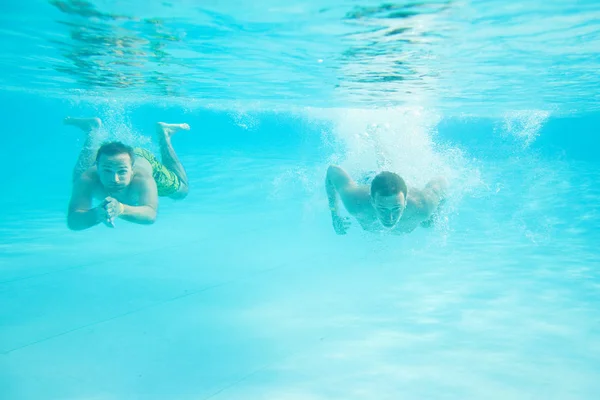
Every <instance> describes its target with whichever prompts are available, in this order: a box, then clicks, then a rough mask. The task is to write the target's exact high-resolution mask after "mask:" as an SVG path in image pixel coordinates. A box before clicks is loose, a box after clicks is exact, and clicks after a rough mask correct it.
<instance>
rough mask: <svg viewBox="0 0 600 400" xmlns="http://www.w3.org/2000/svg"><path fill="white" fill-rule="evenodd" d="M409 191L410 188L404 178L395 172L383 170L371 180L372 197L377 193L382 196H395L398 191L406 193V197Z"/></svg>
mask: <svg viewBox="0 0 600 400" xmlns="http://www.w3.org/2000/svg"><path fill="white" fill-rule="evenodd" d="M407 192H408V188H407V187H406V183H405V182H404V179H402V178H400V176H399V175H398V174H395V173H393V172H387V171H384V172H381V173H379V174H377V176H376V177H375V178H373V182H371V197H375V195H376V194H378V195H380V196H394V195H397V194H398V193H404V197H406V193H407Z"/></svg>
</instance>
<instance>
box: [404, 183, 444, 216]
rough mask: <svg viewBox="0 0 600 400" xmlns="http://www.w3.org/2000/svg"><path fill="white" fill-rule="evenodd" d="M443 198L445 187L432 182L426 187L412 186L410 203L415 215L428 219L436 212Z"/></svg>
mask: <svg viewBox="0 0 600 400" xmlns="http://www.w3.org/2000/svg"><path fill="white" fill-rule="evenodd" d="M442 198H443V188H439V187H438V186H437V185H432V184H431V183H430V184H428V185H427V186H425V188H424V189H415V188H410V189H409V194H408V203H409V204H410V205H411V208H413V210H412V211H413V213H414V214H415V215H419V216H420V217H422V218H424V219H427V218H429V217H430V216H431V214H433V213H434V212H435V210H436V209H437V207H438V205H439V203H440V201H441V200H442Z"/></svg>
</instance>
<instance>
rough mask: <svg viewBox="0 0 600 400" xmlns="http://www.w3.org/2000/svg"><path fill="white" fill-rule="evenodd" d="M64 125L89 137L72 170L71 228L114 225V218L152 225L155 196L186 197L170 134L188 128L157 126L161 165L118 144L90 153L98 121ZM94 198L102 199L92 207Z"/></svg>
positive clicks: (138, 150)
mask: <svg viewBox="0 0 600 400" xmlns="http://www.w3.org/2000/svg"><path fill="white" fill-rule="evenodd" d="M65 124H67V125H72V126H76V127H78V128H80V129H82V130H83V131H84V132H86V134H87V137H86V141H85V144H84V146H83V149H82V150H81V153H80V154H79V158H78V160H77V164H76V165H75V169H74V171H73V191H72V193H71V200H70V202H69V211H68V217H67V225H68V227H69V229H72V230H83V229H87V228H90V227H92V226H95V225H97V224H99V223H104V224H105V225H106V226H109V227H114V226H115V225H114V223H115V219H116V218H121V219H124V220H126V221H130V222H135V223H138V224H152V223H154V221H155V220H156V212H157V210H158V197H159V196H164V197H170V198H172V199H177V200H179V199H183V198H185V197H186V196H187V193H188V179H187V175H186V173H185V170H184V168H183V165H181V162H180V161H179V159H178V158H177V155H176V154H175V150H174V149H173V146H172V145H171V136H172V135H173V134H174V133H175V132H177V131H179V130H189V129H190V126H189V125H188V124H165V123H163V122H159V123H158V124H157V126H156V133H157V136H158V140H159V144H160V152H161V159H162V163H161V162H159V161H158V160H157V159H156V157H155V156H154V155H153V154H152V153H150V152H149V151H148V150H145V149H141V148H132V147H130V146H127V145H125V144H123V143H121V142H110V143H105V144H103V145H102V146H100V148H99V149H97V150H95V149H93V144H94V143H95V140H94V139H95V137H94V136H95V135H96V133H97V132H98V129H99V128H100V127H101V125H102V122H101V121H100V119H99V118H66V119H65ZM94 199H98V200H100V204H99V205H97V206H95V207H94V206H93V201H94Z"/></svg>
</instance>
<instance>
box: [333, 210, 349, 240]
mask: <svg viewBox="0 0 600 400" xmlns="http://www.w3.org/2000/svg"><path fill="white" fill-rule="evenodd" d="M331 221H332V222H333V229H334V230H335V233H337V234H338V235H345V234H346V232H347V231H348V228H349V227H350V218H348V217H341V216H339V215H338V214H337V213H336V212H332V213H331Z"/></svg>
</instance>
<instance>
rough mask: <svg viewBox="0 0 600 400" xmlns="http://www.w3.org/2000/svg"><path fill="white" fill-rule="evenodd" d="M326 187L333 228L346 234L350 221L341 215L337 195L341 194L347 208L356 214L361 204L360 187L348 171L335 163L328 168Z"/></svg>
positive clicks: (339, 232) (340, 233)
mask: <svg viewBox="0 0 600 400" xmlns="http://www.w3.org/2000/svg"><path fill="white" fill-rule="evenodd" d="M325 189H326V191H327V199H328V201H329V210H330V211H331V220H332V222H333V229H335V232H336V233H337V234H338V235H344V234H346V231H347V230H348V227H349V225H350V221H349V220H348V218H342V217H341V216H340V215H339V206H338V199H337V195H338V194H339V195H340V198H341V199H342V203H344V206H345V208H346V210H347V211H348V212H349V213H350V214H354V213H355V212H357V211H358V208H357V206H358V205H359V204H358V201H357V200H358V199H357V192H358V190H357V189H358V188H357V186H356V183H354V181H353V180H352V178H350V176H349V175H348V174H347V173H346V171H344V170H343V169H341V168H340V167H337V166H335V165H330V166H329V168H328V169H327V176H326V178H325Z"/></svg>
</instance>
